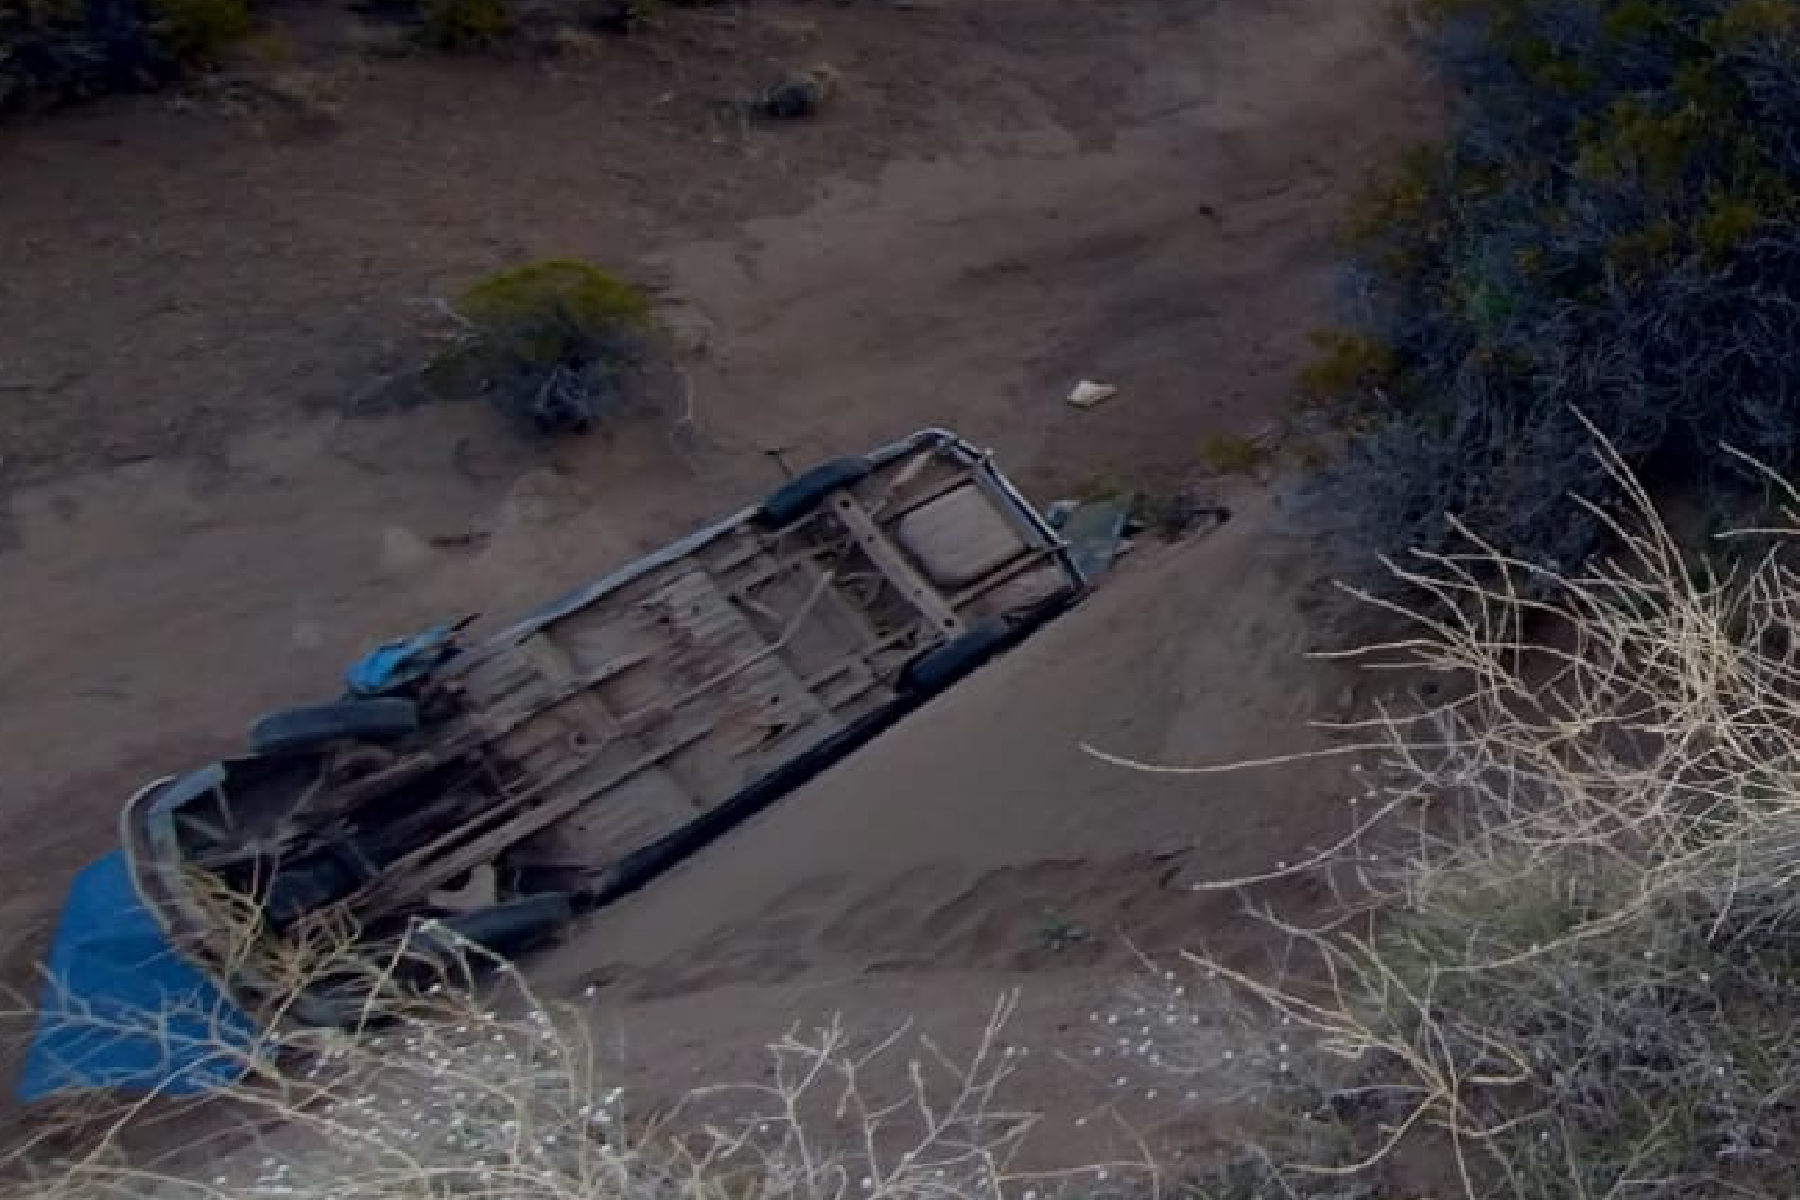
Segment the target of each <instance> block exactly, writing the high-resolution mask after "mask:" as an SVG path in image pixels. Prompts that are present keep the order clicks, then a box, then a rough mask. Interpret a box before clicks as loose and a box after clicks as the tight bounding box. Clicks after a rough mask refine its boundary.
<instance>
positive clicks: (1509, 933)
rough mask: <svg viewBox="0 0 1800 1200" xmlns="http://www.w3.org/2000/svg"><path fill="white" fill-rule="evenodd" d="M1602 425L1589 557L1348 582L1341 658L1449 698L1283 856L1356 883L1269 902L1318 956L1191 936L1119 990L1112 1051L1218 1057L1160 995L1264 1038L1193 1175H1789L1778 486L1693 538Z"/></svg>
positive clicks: (1743, 1178) (1791, 775) (1798, 1142)
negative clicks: (1126, 1036) (1351, 817)
mask: <svg viewBox="0 0 1800 1200" xmlns="http://www.w3.org/2000/svg"><path fill="white" fill-rule="evenodd" d="M1601 453H1602V456H1603V458H1604V459H1605V465H1606V469H1607V471H1608V472H1609V473H1610V474H1611V475H1612V477H1613V478H1614V479H1615V481H1616V482H1617V483H1618V485H1619V487H1620V488H1621V489H1622V491H1623V493H1624V494H1625V495H1627V496H1628V497H1629V499H1630V504H1629V508H1628V510H1627V511H1625V512H1623V513H1618V512H1612V513H1607V512H1596V513H1595V515H1596V516H1597V517H1598V518H1599V519H1601V520H1603V521H1605V522H1606V523H1607V524H1608V525H1609V526H1610V527H1611V529H1612V531H1613V533H1614V534H1615V536H1616V539H1617V545H1618V546H1619V551H1618V553H1617V554H1615V555H1614V556H1612V557H1611V558H1609V559H1607V560H1605V561H1599V562H1595V563H1591V564H1589V565H1587V566H1586V567H1584V568H1582V569H1580V570H1568V569H1558V568H1556V567H1555V566H1551V565H1545V564H1537V563H1531V562H1526V561H1521V560H1518V559H1516V558H1513V557H1510V556H1508V555H1507V554H1505V553H1503V552H1502V551H1500V550H1499V549H1496V548H1492V547H1482V548H1480V549H1478V550H1477V551H1476V552H1474V553H1472V554H1469V555H1466V556H1459V557H1447V556H1421V557H1420V558H1419V559H1418V560H1416V561H1415V562H1413V563H1410V564H1408V565H1405V566H1395V568H1394V569H1395V570H1396V572H1397V573H1398V574H1399V575H1400V577H1401V578H1402V580H1403V581H1404V582H1405V583H1406V584H1407V585H1409V592H1410V593H1411V594H1422V595H1425V596H1427V597H1429V598H1430V599H1429V602H1428V603H1426V604H1424V605H1420V606H1416V607H1411V608H1401V607H1397V606H1394V605H1393V604H1391V603H1389V602H1385V601H1373V600H1371V602H1374V603H1381V604H1383V605H1384V606H1385V607H1387V608H1388V610H1389V612H1390V614H1392V615H1395V616H1397V617H1399V618H1401V619H1403V620H1404V621H1405V622H1406V623H1407V625H1408V627H1409V634H1408V636H1406V637H1404V638H1401V639H1399V640H1395V641H1391V642H1388V643H1386V644H1382V645H1378V646H1372V647H1370V648H1368V649H1366V650H1364V651H1361V652H1359V656H1360V657H1361V658H1363V659H1364V660H1365V661H1366V662H1368V663H1369V664H1370V665H1372V666H1375V667H1381V666H1393V665H1404V666H1406V667H1408V668H1409V669H1411V670H1418V669H1420V668H1424V669H1426V670H1428V671H1430V672H1434V673H1436V674H1437V676H1438V677H1439V678H1441V679H1442V680H1443V681H1444V684H1445V686H1444V688H1443V694H1444V695H1447V696H1448V697H1449V699H1446V700H1444V701H1443V702H1441V703H1437V704H1434V705H1431V706H1429V707H1426V708H1425V709H1424V710H1423V711H1417V712H1408V713H1387V714H1384V715H1382V716H1381V717H1380V718H1379V719H1377V720H1375V721H1372V722H1369V723H1367V724H1366V725H1364V726H1362V732H1363V733H1364V734H1365V735H1366V738H1365V744H1366V745H1368V746H1369V747H1370V748H1372V749H1374V750H1375V751H1377V752H1378V753H1379V755H1380V757H1381V760H1382V761H1381V763H1380V767H1379V770H1377V771H1375V772H1373V773H1370V774H1368V775H1366V776H1365V778H1366V779H1369V780H1372V781H1373V783H1372V785H1371V786H1370V788H1369V790H1368V792H1367V793H1365V794H1364V795H1362V796H1360V797H1358V800H1359V801H1360V802H1361V804H1362V805H1363V807H1362V809H1361V811H1363V812H1364V813H1366V814H1369V816H1368V818H1367V819H1366V820H1365V821H1364V823H1363V824H1362V825H1361V826H1360V827H1359V829H1358V831H1357V835H1356V836H1355V837H1353V838H1351V839H1348V840H1347V841H1346V842H1345V843H1343V844H1341V845H1340V846H1338V847H1335V848H1333V850H1332V852H1331V853H1329V854H1327V855H1324V856H1321V860H1320V861H1316V862H1313V863H1309V864H1307V865H1306V867H1305V868H1304V869H1306V870H1309V871H1312V870H1320V869H1328V870H1329V871H1330V872H1331V873H1332V875H1333V877H1334V878H1335V879H1337V880H1339V881H1340V882H1341V881H1344V880H1346V879H1349V880H1351V881H1353V882H1354V884H1355V887H1354V888H1352V889H1346V890H1345V894H1347V895H1354V896H1356V897H1357V898H1358V900H1357V902H1356V904H1355V905H1354V906H1353V907H1352V909H1351V911H1350V912H1349V913H1348V915H1347V916H1346V918H1345V920H1344V921H1343V922H1342V923H1341V924H1339V925H1338V926H1336V927H1335V928H1333V929H1330V930H1325V931H1319V930H1305V929H1297V928H1292V927H1289V926H1285V925H1282V924H1281V923H1280V922H1279V921H1277V920H1276V919H1275V918H1274V917H1272V916H1269V917H1267V919H1268V920H1270V921H1271V923H1273V924H1274V925H1275V926H1276V927H1277V929H1278V930H1279V932H1280V933H1281V934H1283V935H1284V936H1285V937H1286V938H1288V939H1291V942H1292V943H1293V944H1294V945H1295V946H1296V948H1297V950H1298V958H1297V961H1302V962H1306V963H1309V964H1319V966H1318V967H1316V968H1314V967H1309V968H1308V969H1307V970H1306V971H1305V972H1304V973H1302V974H1299V975H1289V976H1286V977H1281V976H1276V977H1270V976H1260V977H1258V976H1252V975H1251V974H1247V973H1243V972H1238V971H1233V970H1231V969H1229V968H1228V967H1227V966H1225V965H1224V964H1222V963H1219V962H1214V961H1211V960H1209V959H1207V958H1206V957H1205V956H1203V955H1193V956H1190V957H1189V960H1188V963H1187V968H1188V969H1190V970H1191V971H1193V972H1194V978H1195V979H1198V980H1202V981H1210V982H1211V984H1212V986H1214V987H1218V986H1221V985H1222V986H1224V987H1225V988H1226V989H1227V991H1228V993H1229V994H1228V995H1225V996H1219V995H1209V998H1208V999H1207V1000H1206V1001H1205V1002H1204V1003H1202V1004H1191V1005H1189V1006H1188V1007H1187V1008H1185V1009H1184V1008H1183V1006H1182V1002H1181V1001H1180V1000H1179V999H1178V998H1177V999H1171V996H1170V992H1169V991H1168V990H1167V989H1165V991H1164V992H1163V1003H1162V1004H1161V1006H1160V1007H1158V1006H1155V1005H1152V1006H1150V1007H1149V1009H1148V1010H1147V1011H1149V1012H1150V1013H1151V1014H1152V1015H1153V1016H1156V1017H1157V1018H1158V1019H1157V1020H1154V1021H1151V1022H1149V1023H1147V1024H1146V1025H1145V1026H1144V1029H1145V1031H1146V1032H1147V1033H1148V1034H1149V1035H1150V1036H1148V1037H1147V1038H1146V1039H1145V1042H1144V1045H1145V1046H1147V1047H1148V1050H1147V1051H1146V1052H1145V1053H1143V1054H1141V1055H1140V1057H1143V1058H1145V1059H1146V1060H1147V1061H1151V1062H1152V1063H1154V1062H1155V1061H1156V1060H1159V1059H1160V1060H1162V1061H1164V1062H1169V1061H1170V1060H1172V1059H1178V1060H1179V1062H1178V1064H1176V1065H1175V1066H1173V1067H1171V1069H1172V1070H1173V1071H1174V1073H1175V1074H1177V1075H1179V1076H1182V1077H1187V1078H1194V1077H1206V1076H1207V1074H1208V1072H1209V1071H1211V1072H1225V1073H1227V1074H1229V1075H1232V1076H1239V1077H1241V1076H1242V1075H1243V1071H1244V1067H1245V1062H1244V1055H1243V1054H1242V1053H1241V1047H1242V1046H1243V1045H1244V1043H1243V1041H1242V1039H1239V1040H1238V1041H1236V1042H1234V1043H1232V1045H1233V1046H1235V1047H1239V1048H1240V1049H1239V1051H1238V1053H1236V1054H1235V1055H1234V1056H1232V1057H1231V1058H1227V1056H1226V1055H1225V1054H1224V1053H1218V1054H1214V1055H1213V1057H1211V1058H1210V1059H1208V1058H1207V1057H1206V1052H1207V1045H1206V1043H1205V1042H1204V1041H1202V1042H1200V1043H1195V1042H1194V1041H1193V1039H1192V1038H1191V1037H1190V1038H1188V1040H1187V1042H1186V1043H1183V1042H1182V1041H1181V1039H1180V1038H1179V1037H1177V1036H1176V1034H1175V1032H1174V1031H1179V1030H1182V1029H1184V1028H1185V1027H1186V1026H1185V1024H1184V1022H1183V1020H1182V1014H1183V1012H1184V1011H1185V1012H1189V1013H1192V1014H1195V1015H1198V1014H1200V1013H1202V1012H1204V1013H1207V1014H1208V1015H1209V1022H1210V1021H1211V1020H1212V1019H1213V1018H1216V1016H1217V1014H1219V1013H1221V1012H1224V1013H1226V1014H1228V1022H1229V1021H1230V1020H1235V1021H1236V1022H1237V1023H1238V1024H1240V1025H1256V1024H1258V1023H1260V1027H1261V1028H1262V1029H1264V1030H1279V1031H1280V1032H1281V1033H1282V1034H1283V1037H1282V1038H1281V1041H1280V1048H1281V1051H1282V1052H1281V1053H1279V1054H1270V1053H1267V1052H1265V1053H1264V1054H1263V1055H1262V1056H1261V1058H1260V1060H1257V1061H1253V1062H1252V1063H1251V1064H1250V1065H1251V1066H1252V1067H1253V1068H1257V1069H1259V1070H1260V1073H1261V1077H1262V1079H1263V1080H1264V1086H1263V1088H1262V1090H1261V1091H1256V1090H1254V1083H1253V1079H1252V1080H1250V1081H1244V1082H1241V1083H1240V1085H1239V1086H1240V1088H1243V1089H1250V1090H1248V1091H1246V1093H1245V1094H1248V1095H1251V1096H1253V1097H1254V1098H1256V1099H1257V1100H1258V1102H1259V1103H1262V1104H1264V1105H1266V1106H1268V1107H1269V1108H1270V1110H1271V1111H1272V1113H1273V1114H1275V1115H1274V1116H1272V1117H1271V1119H1270V1120H1269V1121H1268V1122H1267V1126H1266V1128H1267V1134H1268V1141H1267V1142H1266V1144H1264V1145H1262V1146H1252V1147H1250V1148H1249V1149H1248V1150H1247V1152H1246V1157H1245V1159H1244V1161H1242V1162H1240V1163H1236V1164H1233V1165H1232V1166H1231V1167H1230V1168H1229V1169H1228V1170H1223V1171H1221V1172H1220V1174H1219V1175H1218V1177H1217V1178H1216V1179H1215V1180H1214V1185H1213V1186H1212V1188H1211V1191H1212V1192H1213V1193H1214V1194H1218V1195H1233V1196H1237V1195H1279V1194H1291V1195H1306V1196H1348V1195H1375V1194H1385V1190H1386V1189H1391V1188H1401V1189H1419V1190H1421V1191H1424V1192H1429V1193H1432V1194H1444V1193H1446V1192H1450V1193H1460V1194H1462V1195H1465V1196H1467V1197H1470V1198H1471V1200H1475V1198H1481V1200H1487V1198H1489V1197H1520V1198H1525V1200H1538V1198H1545V1200H1547V1198H1550V1197H1557V1198H1562V1197H1568V1198H1571V1200H1574V1198H1580V1200H1590V1198H1592V1200H1599V1198H1602V1197H1606V1198H1614V1197H1617V1198H1621V1200H1623V1198H1625V1197H1632V1198H1634V1200H1636V1198H1649V1200H1662V1198H1665V1197H1666V1198H1670V1200H1672V1198H1674V1197H1692V1196H1709V1197H1710V1196H1720V1197H1723V1196H1739V1197H1771V1198H1773V1197H1777V1196H1787V1195H1790V1194H1791V1188H1792V1183H1793V1180H1794V1179H1796V1178H1800V991H1796V984H1800V897H1797V896H1796V892H1795V882H1796V876H1797V875H1800V647H1796V645H1795V643H1794V639H1793V633H1792V631H1793V630H1794V629H1795V628H1796V627H1797V626H1800V575H1797V574H1796V572H1795V570H1794V568H1793V567H1792V566H1791V565H1790V563H1791V561H1792V550H1793V542H1794V538H1795V536H1796V534H1800V514H1797V513H1796V511H1795V510H1796V509H1800V504H1796V503H1795V496H1794V493H1793V492H1792V491H1791V490H1789V489H1786V488H1785V486H1784V485H1782V486H1779V488H1778V490H1779V492H1780V495H1781V496H1782V497H1783V498H1785V499H1786V500H1787V501H1788V504H1787V507H1786V508H1785V509H1784V511H1783V519H1782V520H1781V521H1780V522H1777V523H1776V525H1777V527H1776V528H1770V529H1753V530H1746V531H1743V532H1741V533H1737V534H1732V535H1726V536H1725V537H1723V538H1721V539H1719V540H1717V541H1716V542H1714V543H1713V544H1712V545H1710V546H1708V547H1706V548H1705V553H1703V554H1702V553H1696V548H1694V547H1690V546H1685V545H1683V544H1681V543H1680V542H1679V541H1678V540H1677V539H1676V537H1675V536H1674V535H1672V534H1671V533H1670V532H1669V530H1668V528H1667V526H1666V525H1665V524H1664V523H1663V522H1662V521H1661V520H1659V519H1658V515H1657V512H1656V510H1655V508H1654V506H1653V505H1652V503H1651V501H1650V498H1649V497H1648V496H1647V495H1646V494H1645V492H1644V491H1643V490H1642V488H1640V487H1639V486H1638V485H1637V483H1636V482H1635V481H1634V480H1632V479H1631V478H1630V476H1629V474H1628V473H1627V472H1626V470H1625V469H1624V466H1623V464H1622V463H1621V462H1620V460H1619V459H1618V458H1617V457H1616V456H1614V455H1612V454H1611V452H1610V450H1608V449H1605V448H1603V449H1602V451H1601ZM1771 482H1772V483H1777V484H1778V481H1771ZM1365 599H1369V598H1368V597H1365ZM1294 869H1300V868H1294ZM1246 882H1250V881H1242V880H1228V881H1220V884H1219V886H1223V887H1233V886H1240V885H1242V884H1244V883H1246ZM1137 1011H1138V1012H1144V1011H1146V1009H1145V1007H1144V1006H1143V1005H1142V1004H1141V1003H1140V1004H1139V1006H1138V1008H1137ZM1158 1025H1160V1026H1162V1027H1163V1028H1164V1029H1165V1031H1166V1032H1163V1033H1161V1034H1158V1033H1157V1032H1156V1027H1157V1026H1158ZM1171 1045H1174V1046H1177V1047H1180V1046H1183V1045H1185V1046H1186V1048H1187V1050H1189V1051H1192V1050H1195V1049H1196V1048H1197V1049H1198V1051H1199V1053H1198V1055H1196V1054H1194V1053H1185V1054H1180V1055H1178V1054H1175V1053H1172V1052H1171V1049H1170V1046H1171ZM1254 1075H1255V1071H1253V1072H1252V1076H1253V1077H1254ZM1327 1134H1329V1136H1327ZM1309 1145H1310V1147H1311V1148H1310V1149H1307V1148H1306V1147H1307V1146H1309ZM1296 1147H1301V1148H1300V1149H1298V1150H1297V1149H1296ZM1402 1194H1406V1193H1405V1192H1404V1191H1403V1193H1402Z"/></svg>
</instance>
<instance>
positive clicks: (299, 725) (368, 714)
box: [250, 696, 419, 754]
mask: <svg viewBox="0 0 1800 1200" xmlns="http://www.w3.org/2000/svg"><path fill="white" fill-rule="evenodd" d="M418 729H419V709H418V706H417V705H415V704H414V703H413V702H412V701H411V700H406V699H402V698H400V697H398V696H382V697H378V698H375V699H368V700H340V701H338V702H337V703H335V704H317V705H313V706H311V707H309V708H290V709H285V710H283V711H281V712H273V713H270V714H269V715H268V716H266V717H263V718H262V719H261V720H259V721H257V722H256V724H254V725H252V726H251V727H250V747H251V749H253V750H254V751H256V753H258V754H289V753H293V752H295V751H299V750H311V749H315V748H317V747H319V746H324V745H328V744H329V743H331V742H340V741H361V742H391V741H393V740H395V739H396V738H403V737H405V736H406V735H408V734H410V733H417V732H418Z"/></svg>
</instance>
